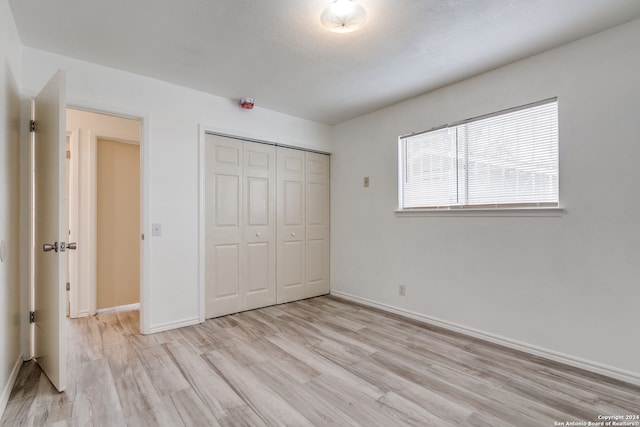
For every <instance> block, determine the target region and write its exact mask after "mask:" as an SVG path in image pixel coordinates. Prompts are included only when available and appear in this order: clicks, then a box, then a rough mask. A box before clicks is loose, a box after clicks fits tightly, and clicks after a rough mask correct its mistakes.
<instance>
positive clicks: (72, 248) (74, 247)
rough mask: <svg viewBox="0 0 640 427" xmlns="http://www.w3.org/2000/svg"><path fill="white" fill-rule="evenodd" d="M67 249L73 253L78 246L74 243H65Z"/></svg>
mask: <svg viewBox="0 0 640 427" xmlns="http://www.w3.org/2000/svg"><path fill="white" fill-rule="evenodd" d="M67 249H69V250H74V251H75V250H76V249H78V244H77V243H76V242H73V243H67Z"/></svg>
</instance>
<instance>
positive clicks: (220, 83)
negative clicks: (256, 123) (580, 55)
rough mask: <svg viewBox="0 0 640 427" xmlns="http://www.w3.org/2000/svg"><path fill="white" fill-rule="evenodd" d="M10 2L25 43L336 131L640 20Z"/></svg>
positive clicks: (524, 9) (632, 9)
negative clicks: (351, 23) (342, 20)
mask: <svg viewBox="0 0 640 427" xmlns="http://www.w3.org/2000/svg"><path fill="white" fill-rule="evenodd" d="M330 1H331V0H108V1H105V0H46V1H42V0H9V3H10V5H11V9H12V11H13V14H14V17H15V20H16V23H17V27H18V31H19V33H20V37H21V39H22V43H23V44H24V45H26V46H30V47H34V48H38V49H43V50H47V51H50V52H54V53H58V54H61V55H65V56H69V57H73V58H77V59H81V60H85V61H90V62H94V63H97V64H102V65H105V66H109V67H113V68H117V69H121V70H126V71H130V72H133V73H137V74H141V75H145V76H148V77H152V78H155V79H160V80H164V81H167V82H171V83H175V84H179V85H182V86H186V87H189V88H193V89H198V90H201V91H204V92H209V93H212V94H215V95H219V96H223V97H227V98H231V99H240V98H243V97H253V98H255V99H256V106H257V107H263V108H268V109H271V110H275V111H280V112H282V113H286V114H290V115H293V116H297V117H302V118H306V119H310V120H314V121H318V122H321V123H327V124H335V123H339V122H342V121H344V120H348V119H350V118H353V117H356V116H359V115H361V114H364V113H367V112H370V111H374V110H376V109H379V108H381V107H385V106H388V105H391V104H394V103H396V102H399V101H402V100H404V99H407V98H410V97H413V96H416V95H420V94H423V93H426V92H429V91H431V90H434V89H436V88H439V87H442V86H445V85H448V84H451V83H453V82H455V81H459V80H461V79H465V78H467V77H470V76H473V75H475V74H478V73H481V72H484V71H487V70H490V69H492V68H495V67H498V66H500V65H503V64H506V63H509V62H513V61H515V60H518V59H521V58H524V57H527V56H530V55H532V54H535V53H538V52H542V51H544V50H548V49H550V48H553V47H556V46H559V45H561V44H564V43H567V42H570V41H573V40H576V39H579V38H582V37H585V36H587V35H590V34H593V33H596V32H599V31H602V30H604V29H606V28H610V27H612V26H615V25H619V24H622V23H624V22H628V21H631V20H634V19H637V18H640V1H638V0H356V1H358V2H359V3H360V4H361V5H362V6H363V7H364V8H365V9H366V11H367V14H368V16H367V23H366V24H365V26H364V27H363V28H362V29H360V30H358V31H356V32H353V33H346V34H337V33H330V32H328V31H326V30H325V29H324V28H323V27H322V26H321V24H320V18H319V17H320V14H321V12H322V10H323V9H324V8H325V7H326V5H327V4H329V3H330Z"/></svg>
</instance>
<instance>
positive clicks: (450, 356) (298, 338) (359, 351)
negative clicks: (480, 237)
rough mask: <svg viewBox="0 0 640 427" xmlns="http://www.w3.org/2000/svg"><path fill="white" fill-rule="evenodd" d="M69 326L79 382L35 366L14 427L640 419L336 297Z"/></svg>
mask: <svg viewBox="0 0 640 427" xmlns="http://www.w3.org/2000/svg"><path fill="white" fill-rule="evenodd" d="M138 322H139V320H138V312H137V311H130V312H115V313H106V314H100V315H97V316H95V317H90V318H83V319H76V320H69V321H68V327H69V356H68V372H69V381H68V384H69V387H68V389H67V390H66V391H65V392H63V393H57V392H56V391H55V389H54V388H53V387H52V386H51V385H50V384H49V382H48V380H47V378H46V377H45V376H44V375H43V374H42V373H41V371H40V369H39V368H38V366H37V365H36V364H35V363H33V362H26V363H25V364H24V365H23V366H22V369H21V371H20V374H19V376H18V380H17V382H16V385H15V387H14V389H13V392H12V394H11V397H10V400H9V404H8V405H7V409H6V410H5V413H4V416H3V418H2V420H1V422H0V424H1V425H2V426H16V425H20V426H22V425H24V426H43V425H55V426H91V425H93V426H125V425H128V426H218V425H220V426H263V425H268V426H277V425H291V426H308V425H317V426H325V425H326V426H355V425H362V426H403V425H411V426H468V427H470V426H492V427H496V426H525V427H526V426H554V425H558V424H554V422H558V423H560V422H564V423H566V422H568V421H583V422H585V425H586V423H587V422H589V421H591V422H596V421H598V415H622V414H640V387H635V386H632V385H629V384H625V383H622V382H619V381H616V380H612V379H609V378H606V377H602V376H599V375H596V374H592V373H589V372H585V371H581V370H578V369H575V368H571V367H567V366H564V365H560V364H557V363H554V362H549V361H546V360H543V359H540V358H536V357H533V356H530V355H526V354H523V353H519V352H516V351H513V350H509V349H505V348H502V347H499V346H496V345H493V344H488V343H485V342H482V341H480V340H476V339H472V338H469V337H465V336H462V335H458V334H455V333H451V332H448V331H445V330H442V329H438V328H433V327H428V326H425V325H423V324H420V323H417V322H414V321H411V320H408V319H404V318H401V317H399V316H396V315H392V314H388V313H384V312H382V311H379V310H375V309H371V308H367V307H363V306H360V305H357V304H353V303H350V302H346V301H344V300H340V299H337V298H333V297H318V298H313V299H309V300H304V301H298V302H294V303H289V304H285V305H279V306H274V307H268V308H264V309H259V310H254V311H249V312H244V313H239V314H235V315H230V316H226V317H222V318H218V319H213V320H209V321H207V322H205V323H203V324H201V325H197V326H191V327H186V328H182V329H179V330H174V331H169V332H163V333H159V334H154V335H148V336H143V335H139V334H138Z"/></svg>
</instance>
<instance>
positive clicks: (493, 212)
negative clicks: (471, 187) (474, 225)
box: [395, 208, 566, 217]
mask: <svg viewBox="0 0 640 427" xmlns="http://www.w3.org/2000/svg"><path fill="white" fill-rule="evenodd" d="M395 213H396V216H399V217H402V216H407V217H412V216H460V217H462V216H485V217H560V216H562V215H564V214H565V213H566V210H565V209H564V208H478V209H474V208H467V209H403V210H396V211H395Z"/></svg>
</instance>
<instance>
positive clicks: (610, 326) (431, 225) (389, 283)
mask: <svg viewBox="0 0 640 427" xmlns="http://www.w3.org/2000/svg"><path fill="white" fill-rule="evenodd" d="M638 40H640V21H634V22H631V23H629V24H626V25H623V26H620V27H617V28H614V29H611V30H609V31H606V32H603V33H600V34H597V35H595V36H592V37H590V38H586V39H583V40H580V41H577V42H574V43H572V44H569V45H565V46H563V47H560V48H558V49H555V50H552V51H549V52H546V53H542V54H540V55H537V56H534V57H531V58H528V59H526V60H523V61H520V62H517V63H514V64H511V65H508V66H505V67H502V68H499V69H496V70H493V71H491V72H488V73H486V74H482V75H480V76H477V77H474V78H472V79H469V80H466V81H463V82H461V83H458V84H454V85H452V86H449V87H446V88H444V89H441V90H438V91H435V92H432V93H429V94H426V95H424V96H421V97H417V98H414V99H411V100H408V101H406V102H403V103H400V104H397V105H395V106H392V107H389V108H386V109H383V110H380V111H377V112H374V113H371V114H368V115H365V116H362V117H359V118H356V119H354V120H351V121H349V122H345V123H342V124H340V125H337V126H336V127H335V129H334V138H333V156H332V167H331V172H332V185H331V195H332V200H331V208H332V235H331V239H332V243H331V244H332V257H331V262H332V264H331V271H332V281H331V282H332V290H333V291H334V292H336V293H342V294H346V295H351V296H354V297H356V298H358V299H364V300H368V301H370V302H374V303H377V304H381V305H386V306H388V307H393V308H396V309H399V310H401V311H404V312H412V313H415V314H416V315H417V317H420V318H423V319H439V320H442V321H444V322H447V323H450V324H454V325H458V326H461V327H462V328H463V329H467V330H468V331H471V332H474V333H476V332H477V333H479V335H482V336H485V337H489V338H491V337H493V338H496V339H497V340H498V341H501V340H503V339H504V341H502V342H507V343H510V344H512V345H514V346H517V343H518V342H520V343H524V346H525V347H526V348H528V349H529V350H535V348H536V347H538V348H539V349H540V350H542V352H543V353H545V352H549V353H546V354H547V355H554V354H555V356H558V357H560V358H562V357H564V356H567V357H568V359H566V361H570V362H572V363H574V364H576V365H580V364H581V362H585V363H586V365H583V366H588V367H589V368H590V369H593V370H596V371H597V370H598V369H601V368H602V369H604V371H606V372H607V373H609V374H616V375H617V374H620V375H618V376H619V377H624V378H626V379H630V380H634V381H636V382H640V357H639V356H638V355H640V340H638V330H639V329H638V328H639V327H640V305H639V304H640V224H639V221H638V217H639V215H638V212H640V190H639V187H638V185H639V183H640V167H639V166H638V159H640V143H639V139H638V135H640V86H639V81H640V80H639V77H638V76H639V72H640V43H638ZM553 96H558V98H559V126H560V199H561V204H562V206H564V207H565V208H566V212H565V213H564V214H563V215H562V216H559V217H534V218H527V217H506V218H504V217H503V218H496V217H489V216H484V217H482V216H481V217H462V216H456V215H451V216H444V217H435V216H430V217H400V216H396V215H395V214H394V209H396V207H397V137H398V136H399V135H402V134H406V133H409V132H412V131H420V130H425V129H429V128H431V127H434V126H438V125H442V124H445V123H448V122H453V121H457V120H461V119H466V118H469V117H473V116H478V115H481V114H485V113H491V112H494V111H498V110H501V109H504V108H508V107H514V106H518V105H522V104H526V103H529V102H532V101H537V100H542V99H545V98H549V97H553ZM364 176H370V177H371V186H370V188H363V185H362V179H363V177H364ZM461 264H463V265H461ZM400 283H403V284H406V285H407V296H406V297H400V296H399V295H398V284H400Z"/></svg>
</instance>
